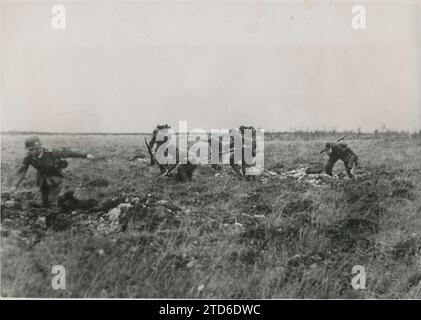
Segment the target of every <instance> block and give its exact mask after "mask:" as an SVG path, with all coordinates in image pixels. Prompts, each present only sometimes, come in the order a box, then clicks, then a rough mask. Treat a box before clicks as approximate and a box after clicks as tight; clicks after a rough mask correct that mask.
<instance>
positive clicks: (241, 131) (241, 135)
mask: <svg viewBox="0 0 421 320" xmlns="http://www.w3.org/2000/svg"><path fill="white" fill-rule="evenodd" d="M247 131H248V133H251V136H250V135H249V134H246V133H247ZM230 136H231V141H230V150H231V157H230V164H231V167H232V168H233V169H234V171H235V172H236V173H237V174H238V175H239V176H244V175H245V174H246V168H247V167H249V166H251V164H247V163H246V159H245V152H244V150H245V149H249V150H250V151H251V156H252V157H255V156H256V147H257V146H256V128H254V127H253V126H250V127H246V126H241V127H239V128H235V129H231V130H230ZM235 137H237V139H239V140H240V141H241V150H238V149H237V150H236V145H235ZM235 152H241V165H240V164H239V163H235V157H234V154H235Z"/></svg>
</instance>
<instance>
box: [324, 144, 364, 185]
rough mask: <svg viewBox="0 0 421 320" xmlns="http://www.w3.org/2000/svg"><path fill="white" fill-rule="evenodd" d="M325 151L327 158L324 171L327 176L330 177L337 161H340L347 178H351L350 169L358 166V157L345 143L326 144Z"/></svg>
mask: <svg viewBox="0 0 421 320" xmlns="http://www.w3.org/2000/svg"><path fill="white" fill-rule="evenodd" d="M325 151H326V153H327V155H328V156H329V160H328V161H327V163H326V166H325V171H326V173H327V174H328V175H330V176H332V169H333V167H334V166H335V163H336V162H337V161H338V160H342V161H343V162H344V165H345V169H346V173H347V174H348V177H350V178H353V177H354V175H353V174H352V168H353V167H354V165H358V156H357V155H356V154H355V153H354V151H352V149H351V148H350V147H349V146H348V145H347V144H346V143H331V142H328V143H326V147H325Z"/></svg>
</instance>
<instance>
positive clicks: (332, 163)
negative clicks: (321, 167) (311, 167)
mask: <svg viewBox="0 0 421 320" xmlns="http://www.w3.org/2000/svg"><path fill="white" fill-rule="evenodd" d="M336 161H337V159H335V158H333V157H329V160H328V161H327V163H326V166H325V172H326V173H327V174H328V175H330V176H332V175H333V172H332V170H333V167H334V166H335V163H336Z"/></svg>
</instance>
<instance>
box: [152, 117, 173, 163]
mask: <svg viewBox="0 0 421 320" xmlns="http://www.w3.org/2000/svg"><path fill="white" fill-rule="evenodd" d="M170 128H171V127H170V126H169V125H167V124H164V125H157V126H156V128H155V129H154V130H153V132H152V138H151V141H150V142H149V147H150V149H151V151H152V152H153V153H154V154H155V153H156V150H157V149H158V148H159V147H160V146H161V145H163V144H164V143H165V142H167V141H168V136H165V137H164V139H163V140H162V141H157V140H156V137H157V136H158V133H159V132H160V131H161V130H168V129H170ZM165 133H166V132H165ZM154 147H155V150H154ZM167 154H168V153H167ZM154 164H155V159H153V158H151V165H154Z"/></svg>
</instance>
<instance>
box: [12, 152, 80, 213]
mask: <svg viewBox="0 0 421 320" xmlns="http://www.w3.org/2000/svg"><path fill="white" fill-rule="evenodd" d="M86 156H87V154H86V153H80V152H76V151H72V150H68V149H62V150H56V149H52V150H50V149H47V148H45V147H42V148H41V153H40V154H39V155H38V156H32V155H30V154H28V155H27V156H26V157H25V158H24V159H23V161H22V164H21V166H20V168H19V169H18V171H17V173H16V176H17V179H19V180H21V179H23V177H24V176H25V174H26V172H27V171H28V169H29V166H32V167H34V168H35V169H36V170H37V171H38V172H37V186H38V187H39V189H40V192H41V198H42V205H43V206H44V207H49V205H50V203H53V204H54V205H57V201H58V198H59V196H60V192H61V189H62V186H63V172H62V170H63V169H64V168H66V167H67V161H65V160H63V158H86Z"/></svg>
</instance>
